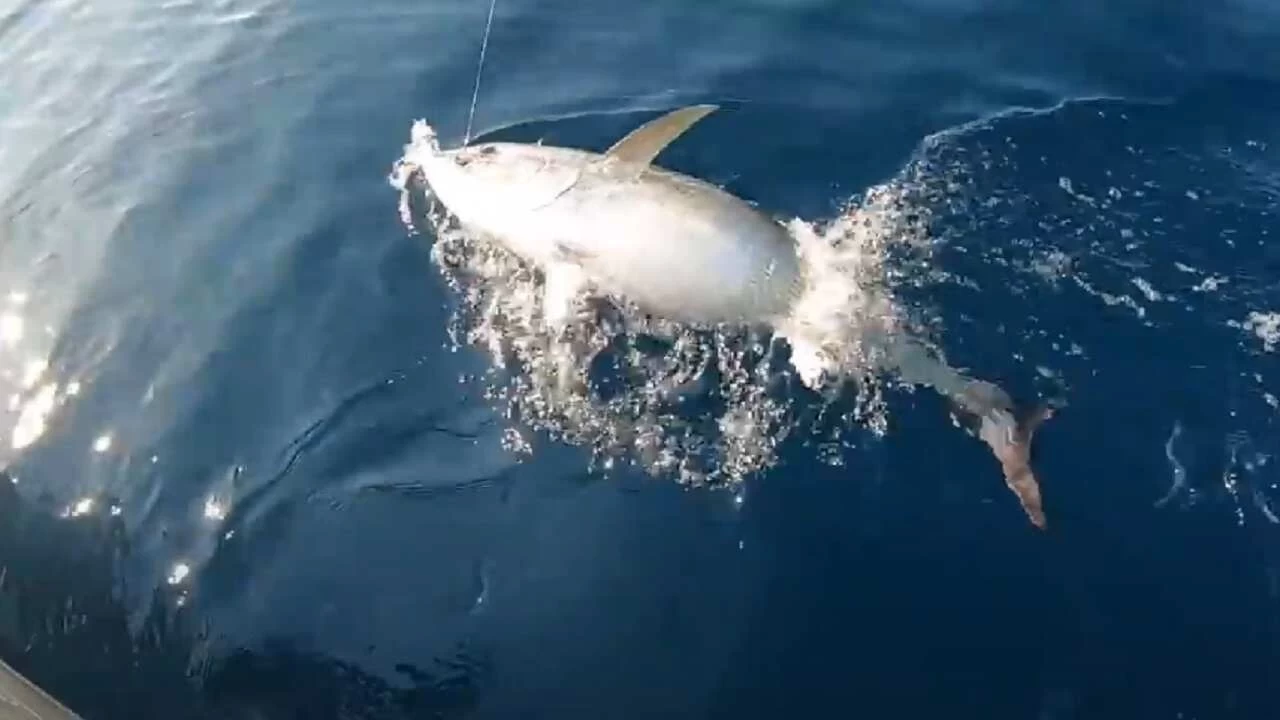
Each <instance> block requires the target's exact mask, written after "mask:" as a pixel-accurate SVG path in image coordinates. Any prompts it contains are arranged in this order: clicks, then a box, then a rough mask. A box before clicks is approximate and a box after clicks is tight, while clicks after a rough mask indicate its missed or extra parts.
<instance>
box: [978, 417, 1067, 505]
mask: <svg viewBox="0 0 1280 720" xmlns="http://www.w3.org/2000/svg"><path fill="white" fill-rule="evenodd" d="M1055 410H1056V407H1055V406H1054V405H1053V404H1050V403H1041V404H1040V405H1038V406H1037V407H1036V409H1035V410H1033V411H1032V412H1031V413H1030V414H1028V415H1026V416H1025V417H1023V418H1021V419H1017V418H1015V416H1014V414H1013V413H1012V412H1010V411H1009V410H1007V409H1005V408H999V407H992V408H988V409H986V411H985V412H983V413H982V414H981V415H979V419H980V421H981V427H980V428H979V430H978V436H979V437H980V438H982V440H983V442H985V443H987V445H988V446H990V448H991V452H992V453H994V454H995V456H996V460H998V461H1000V469H1001V470H1002V471H1003V472H1004V481H1005V484H1006V485H1008V486H1009V489H1010V490H1012V491H1013V494H1014V495H1015V496H1017V498H1018V502H1019V503H1021V504H1022V510H1023V512H1025V513H1026V514H1027V519H1029V520H1030V521H1031V524H1032V525H1035V526H1036V527H1038V528H1040V529H1041V530H1043V529H1045V528H1046V527H1047V525H1048V523H1047V521H1046V520H1045V515H1044V503H1043V500H1042V498H1041V495H1040V483H1039V481H1038V480H1036V475H1035V471H1034V470H1033V469H1032V467H1031V441H1032V440H1033V439H1034V437H1035V433H1036V430H1037V429H1038V428H1039V427H1040V425H1041V424H1043V423H1044V421H1045V420H1048V419H1049V418H1050V417H1052V416H1053V413H1054V411H1055Z"/></svg>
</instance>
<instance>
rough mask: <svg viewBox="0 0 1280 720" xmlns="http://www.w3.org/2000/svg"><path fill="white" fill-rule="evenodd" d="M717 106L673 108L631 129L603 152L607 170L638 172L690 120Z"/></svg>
mask: <svg viewBox="0 0 1280 720" xmlns="http://www.w3.org/2000/svg"><path fill="white" fill-rule="evenodd" d="M718 107H719V106H717V105H690V106H689V107H684V108H680V109H679V110H673V111H671V112H669V113H667V114H666V115H663V116H661V117H658V118H655V119H653V120H650V121H649V122H647V123H645V124H644V125H641V126H640V127H638V128H636V129H635V130H632V131H631V132H630V133H629V134H628V135H627V136H626V137H624V138H622V139H621V140H619V141H618V142H616V143H614V145H613V147H611V148H609V150H608V152H606V153H605V158H606V160H607V161H608V162H609V164H610V167H611V173H634V174H639V173H640V172H642V171H643V170H644V169H645V168H646V167H648V166H649V164H650V163H652V162H653V159H654V158H656V157H657V156H658V153H660V152H662V151H663V149H665V148H666V147H667V146H668V145H670V144H671V143H672V142H673V141H674V140H675V139H676V138H678V137H680V136H681V135H683V134H684V132H685V131H686V130H688V129H689V128H691V127H693V125H694V123H696V122H698V121H699V120H701V119H702V118H704V117H706V116H707V115H709V114H710V113H711V112H712V111H714V110H716V109H717V108H718Z"/></svg>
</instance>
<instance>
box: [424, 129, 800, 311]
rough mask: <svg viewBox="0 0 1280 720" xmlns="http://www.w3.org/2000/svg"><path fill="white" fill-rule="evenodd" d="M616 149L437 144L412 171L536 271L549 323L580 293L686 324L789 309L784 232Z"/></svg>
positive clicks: (791, 270) (716, 192)
mask: <svg viewBox="0 0 1280 720" xmlns="http://www.w3.org/2000/svg"><path fill="white" fill-rule="evenodd" d="M677 112H679V111H677ZM661 120H663V118H660V119H659V120H658V121H655V122H660V121H661ZM642 129H643V128H642ZM419 132H420V133H421V132H430V129H429V128H425V129H420V130H419ZM677 134H678V133H677ZM633 135H634V133H633ZM641 139H642V140H644V139H645V138H643V137H642V138H641ZM670 139H671V138H670V136H669V135H664V136H663V137H662V138H660V140H663V141H664V142H661V144H662V145H665V144H666V142H669V141H670ZM624 143H625V140H624ZM619 147H621V149H622V151H619V149H618V148H619ZM627 149H628V146H626V145H625V144H623V145H620V146H615V148H614V149H613V150H611V151H610V152H609V153H604V154H601V153H595V152H590V151H586V150H579V149H574V148H563V147H550V146H543V145H529V144H522V143H503V142H495V143H483V144H477V145H471V146H467V147H462V148H457V149H453V150H440V149H438V147H437V148H436V149H434V151H433V152H430V153H429V154H425V155H419V156H418V157H416V158H415V162H416V164H417V166H418V168H419V169H420V171H421V173H422V177H423V179H424V180H425V181H426V183H427V185H428V186H429V187H430V189H431V192H432V194H433V195H434V196H435V197H436V198H437V199H438V200H439V201H440V203H441V204H442V205H444V207H445V208H446V209H447V210H448V211H449V213H450V214H452V215H453V216H454V217H456V218H457V220H458V221H459V223H460V224H461V226H462V227H463V228H464V229H466V230H468V231H469V232H471V233H473V234H475V235H478V236H482V237H485V238H489V239H491V240H493V241H496V242H498V243H500V244H501V245H502V246H503V247H505V248H507V249H508V250H510V251H512V252H514V253H515V254H517V255H519V256H520V257H522V258H524V259H525V260H526V261H528V262H530V263H532V264H534V265H535V266H537V267H538V268H539V269H541V270H542V271H543V272H544V274H545V275H546V279H547V288H548V291H547V297H546V302H545V303H544V305H545V308H544V312H545V313H546V314H547V316H548V317H549V318H552V319H557V318H562V317H563V316H564V314H565V310H564V308H563V307H562V306H563V305H564V304H565V303H567V302H569V301H571V300H572V297H573V296H575V295H577V294H578V292H580V291H582V290H586V289H590V290H592V291H594V292H597V293H600V294H603V295H609V296H613V297H616V298H620V299H624V300H626V301H629V302H631V303H634V304H635V305H636V306H638V307H639V308H640V309H641V310H643V311H645V312H648V313H650V314H653V315H657V316H661V317H664V318H668V319H671V320H676V321H682V322H690V323H700V324H715V323H745V324H769V323H771V322H772V321H773V320H775V319H777V318H780V317H782V316H784V315H785V314H786V313H787V312H789V311H790V309H791V307H792V305H793V303H794V302H795V300H796V298H797V297H798V296H799V293H800V291H801V289H802V285H803V279H802V276H801V272H800V259H799V253H798V250H797V247H796V243H795V240H794V239H793V238H792V237H791V236H790V235H789V234H788V233H787V231H786V229H785V228H784V227H783V226H782V225H781V224H780V223H778V222H777V221H775V220H773V219H772V218H770V217H769V216H767V215H765V214H764V213H762V212H760V211H759V210H757V209H756V208H754V207H752V206H751V205H750V204H748V203H747V202H745V201H743V200H741V199H739V198H737V197H735V196H734V195H732V194H730V193H728V192H726V191H724V190H723V189H721V188H719V187H717V186H715V185H712V184H711V183H708V182H705V181H703V180H700V179H698V178H694V177H691V176H689V175H685V174H682V173H678V172H673V171H670V170H666V169H663V168H660V167H657V166H655V165H652V164H650V163H648V162H646V161H636V160H633V159H630V158H629V157H628V156H627V155H626V154H625V152H624V151H626V150H627ZM659 149H660V148H659Z"/></svg>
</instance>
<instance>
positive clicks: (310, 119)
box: [0, 0, 1280, 720]
mask: <svg viewBox="0 0 1280 720" xmlns="http://www.w3.org/2000/svg"><path fill="white" fill-rule="evenodd" d="M488 11H489V5H488V3H486V2H483V1H482V0H465V1H463V0H422V1H420V2H413V3H409V2H395V1H392V0H368V1H367V2H363V3H352V2H344V0H316V1H315V2H310V3H297V2H283V1H270V0H245V1H235V0H220V1H218V2H208V3H197V2H180V1H175V2H163V3H156V2H138V1H137V0H107V1H105V2H92V3H91V2H85V1H84V0H39V1H37V0H0V469H2V470H3V478H4V482H0V658H3V659H4V660H5V661H6V662H8V663H10V664H11V665H13V666H14V667H15V668H17V669H19V670H20V671H22V672H23V673H24V674H26V675H28V676H29V677H30V678H32V679H33V680H34V681H36V682H37V683H39V684H41V685H42V686H44V687H46V688H47V689H49V690H50V691H51V692H52V693H53V694H55V695H57V696H58V697H60V698H62V699H63V700H64V702H66V703H67V704H68V705H69V706H70V707H71V708H72V709H74V710H75V711H76V712H78V713H79V714H81V715H82V716H83V717H84V718H86V720H93V719H96V718H143V717H157V718H246V719H247V718H272V719H275V718H507V717H520V718H544V717H545V718H552V717H554V718H564V717H585V718H651V717H663V718H775V717H788V716H792V715H820V716H837V717H864V718H881V717H884V718H889V717H893V718H914V717H956V718H983V719H990V718H1036V719H1041V718H1044V719H1053V720H1065V719H1068V718H1125V719H1126V720H1129V719H1133V718H1169V719H1181V720H1192V719H1201V720H1208V719H1217V718H1247V719H1249V720H1253V719H1257V720H1263V719H1265V718H1275V717H1280V690H1277V686H1276V678H1280V399H1278V398H1280V244H1278V243H1277V238H1276V237H1275V236H1276V235H1277V234H1278V233H1280V224H1278V223H1277V219H1278V218H1280V7H1277V6H1276V5H1274V4H1273V3H1266V2H1259V1H1257V0H1239V1H1236V2H1231V1H1227V2H1209V3H1206V2H1199V3H1189V2H1174V3H1168V2H1165V3H1154V2H1138V1H1136V0H1127V1H1125V2H1097V1H1094V0H1090V1H1088V2H1083V3H1076V4H1073V5H1070V6H1067V5H1062V6H1060V7H1058V6H1053V7H1050V6H1045V5H1044V4H1039V3H1029V2H964V1H959V0H912V1H909V2H857V3H854V2H841V1H837V0H791V1H787V0H733V1H730V0H711V1H706V2H696V3H695V2H686V1H682V0H656V1H654V2H645V3H633V2H620V1H615V0H600V1H598V2H593V3H580V2H578V3H575V2H567V1H565V0H544V1H541V2H535V1H534V0H498V3H497V5H496V12H495V15H494V21H493V26H492V34H491V37H490V38H489V44H488V50H487V56H486V62H485V65H484V70H483V76H482V80H483V81H482V84H481V87H480V92H479V94H478V102H477V106H476V109H475V129H476V135H477V136H478V137H479V138H480V139H482V140H484V139H505V140H516V141H525V142H534V141H538V140H543V141H545V142H547V143H549V144H562V145H569V146H574V147H583V148H588V149H594V150H602V149H603V148H606V147H608V146H609V145H610V144H612V142H613V141H614V140H616V139H617V138H619V137H621V136H622V135H624V134H625V133H626V132H628V131H629V130H630V129H632V128H633V127H635V126H636V125H637V124H639V123H641V122H643V121H645V120H647V119H649V118H651V117H654V116H656V115H657V114H658V113H659V112H661V111H665V110H669V109H672V108H675V107H678V106H680V105H685V104H690V103H700V102H714V103H718V104H719V105H720V106H721V108H720V110H719V111H718V112H716V113H714V114H713V115H711V116H709V117H708V118H707V119H706V120H704V121H703V122H702V123H700V124H699V125H698V126H697V127H696V128H694V129H693V130H691V131H690V132H689V133H688V134H687V135H686V136H685V137H683V138H681V139H680V141H678V142H677V143H675V144H674V145H672V146H671V147H670V148H669V149H668V150H667V151H666V152H664V153H663V155H662V156H661V158H660V162H661V163H662V164H663V165H664V166H666V167H670V168H672V169H676V170H680V171H684V172H688V173H691V174H694V175H697V176H699V177H703V178H705V179H707V180H710V181H712V182H715V183H718V184H721V185H724V186H725V187H726V188H727V189H729V190H730V191H732V192H734V193H735V194H737V195H739V196H741V197H744V198H746V199H749V200H751V201H752V202H754V203H756V204H757V205H758V206H759V207H760V208H761V209H762V210H764V211H766V212H768V213H769V214H770V215H773V216H775V217H777V218H779V219H780V220H781V221H787V222H792V227H793V231H794V232H796V233H799V234H801V235H804V234H806V233H808V234H809V235H807V237H811V238H818V239H820V240H831V241H834V240H839V241H840V243H841V244H840V247H842V248H844V251H843V252H842V254H838V255H833V256H832V257H831V258H829V259H830V262H829V263H828V262H824V263H819V265H820V266H822V267H826V268H828V269H829V270H831V272H832V273H833V274H834V275H835V276H836V277H838V279H839V282H838V283H836V284H835V285H833V287H838V288H839V289H840V290H841V292H843V293H844V294H839V293H836V294H828V295H823V296H822V297H819V298H817V300H818V301H825V302H826V303H827V304H829V305H837V306H841V307H843V306H844V304H849V305H850V307H851V308H853V309H852V310H851V311H850V314H849V316H848V318H849V321H850V322H858V321H860V319H862V318H863V317H864V315H865V313H869V312H871V309H875V311H876V312H879V311H880V310H882V309H883V308H884V307H885V306H886V305H887V306H889V307H891V308H893V311H894V312H896V313H900V314H901V315H902V316H903V317H904V318H909V319H910V323H909V325H910V329H908V330H904V332H911V333H917V334H919V335H920V336H921V337H927V338H928V339H929V341H930V342H931V343H932V344H934V345H935V346H936V347H937V348H938V349H939V350H940V351H941V352H942V353H944V354H945V357H946V361H947V362H948V363H949V364H950V365H951V366H955V367H958V368H964V369H965V370H966V371H967V372H970V373H972V374H973V375H975V376H977V377H981V378H984V379H987V380H990V381H993V382H996V383H998V384H1000V385H1001V386H1002V387H1004V388H1006V389H1007V390H1008V391H1009V392H1010V393H1012V394H1013V395H1014V396H1015V397H1017V398H1018V399H1019V400H1020V401H1022V402H1023V403H1026V404H1030V403H1031V402H1034V401H1035V400H1036V398H1038V397H1054V398H1061V399H1062V400H1064V401H1065V403H1066V404H1065V407H1063V408H1062V409H1061V411H1060V412H1059V413H1058V414H1057V415H1056V416H1055V417H1054V418H1053V419H1051V420H1050V421H1049V422H1048V423H1047V424H1046V425H1044V426H1043V428H1042V429H1041V431H1040V433H1039V435H1038V436H1037V439H1036V447H1035V452H1036V456H1035V466H1036V468H1037V471H1038V474H1039V477H1040V480H1041V484H1042V487H1043V490H1044V495H1045V506H1046V512H1047V513H1048V516H1049V519H1050V524H1049V528H1048V529H1047V530H1046V531H1043V532H1042V531H1040V530H1037V529H1036V528H1034V527H1032V526H1031V525H1030V524H1029V523H1028V522H1027V520H1026V517H1025V516H1024V515H1023V513H1022V511H1021V510H1020V509H1019V507H1018V505H1017V502H1016V500H1015V499H1014V498H1013V496H1012V495H1010V494H1009V492H1008V491H1007V490H1006V489H1005V487H1004V483H1003V480H1002V478H1001V476H1000V472H999V467H998V466H997V465H996V463H995V462H994V461H993V460H992V457H991V454H990V452H989V451H988V450H987V449H986V448H985V447H984V446H983V445H982V444H981V443H979V442H976V441H975V440H974V439H972V438H971V437H969V436H968V435H966V433H965V432H963V431H962V430H961V429H959V428H957V427H956V426H955V423H953V421H952V419H951V418H950V416H949V408H948V406H947V404H946V403H945V402H944V401H943V400H942V399H941V398H940V397H938V396H937V395H936V394H935V393H932V392H931V391H929V390H927V389H919V388H917V389H914V390H913V388H911V387H904V386H902V385H900V384H897V383H895V382H893V379H892V378H886V377H878V376H875V373H871V372H868V373H867V374H866V376H864V377H858V378H856V382H854V383H852V384H851V386H850V387H848V388H846V391H845V392H842V393H837V394H835V395H829V396H819V395H817V394H815V393H813V392H810V391H808V390H806V389H804V388H802V387H800V386H798V385H797V384H796V383H794V382H789V381H787V380H786V378H785V373H781V372H780V365H779V362H780V361H778V360H777V359H776V358H773V357H771V356H770V351H769V347H771V346H769V345H768V343H767V338H760V337H752V336H748V335H746V334H742V333H739V334H735V333H732V332H728V331H724V332H719V331H718V332H702V331H694V330H689V329H685V328H675V329H671V328H667V332H666V334H665V335H664V334H663V333H662V332H657V333H655V335H654V336H653V337H649V336H647V335H645V334H643V333H641V334H636V333H630V334H627V333H624V334H622V335H617V336H610V333H611V332H612V330H611V328H612V327H613V325H611V324H610V322H612V321H610V320H609V319H608V318H607V317H606V319H605V320H604V321H601V322H600V323H599V324H596V325H592V326H591V328H589V329H588V330H585V331H584V332H588V333H589V334H590V333H594V335H591V337H592V338H593V341H599V342H600V343H601V346H604V347H607V348H608V351H609V352H607V353H604V355H608V356H610V357H613V358H615V359H617V358H621V360H619V361H618V362H617V363H615V364H614V365H612V366H610V367H608V368H604V369H602V368H600V367H597V366H596V365H595V364H593V363H595V362H596V361H595V360H594V359H593V357H594V356H593V357H587V356H582V355H575V354H573V353H564V352H559V351H557V349H556V348H555V347H553V346H551V345H549V344H547V342H546V340H545V338H540V337H538V336H536V334H534V333H532V332H531V331H530V329H529V327H527V326H526V325H525V324H522V323H523V319H525V318H524V316H523V315H522V313H523V312H524V310H526V309H527V307H528V302H529V298H530V297H531V296H532V295H533V294H534V293H532V292H531V288H533V287H535V286H536V278H531V277H529V276H528V275H527V273H523V274H522V272H521V270H520V269H519V268H518V267H516V266H515V264H513V263H511V262H510V261H509V259H507V258H504V257H501V256H500V254H494V253H490V252H488V251H485V250H482V249H478V248H477V247H475V246H473V245H470V244H467V243H466V241H465V238H458V237H456V236H454V235H452V234H450V233H449V232H446V231H444V230H441V229H440V228H439V227H438V226H437V225H435V224H433V223H432V222H431V221H430V219H429V218H428V217H427V213H426V208H424V207H423V205H424V204H423V203H419V202H406V203H405V204H406V205H407V206H408V212H407V215H404V216H403V217H402V208H401V204H402V201H405V200H406V198H402V196H401V193H400V192H399V191H398V190H397V189H396V188H394V187H392V186H391V183H389V182H388V176H389V174H391V173H392V171H393V166H394V165H395V163H396V162H397V161H398V160H399V159H400V158H401V157H402V156H403V155H404V154H405V152H406V145H407V144H408V143H409V142H410V128H411V126H412V124H413V122H414V121H415V120H417V119H426V120H427V121H428V122H430V123H432V124H433V125H434V126H435V128H436V129H437V130H439V132H440V133H441V139H442V141H443V142H445V144H447V145H456V144H458V143H460V142H461V141H462V138H463V135H464V132H465V130H466V127H467V122H468V113H469V108H470V105H471V99H472V90H473V81H474V79H475V73H476V67H477V58H478V53H479V50H480V45H481V36H482V32H483V29H484V25H485V20H486V16H487V14H488ZM409 199H410V200H411V199H412V198H409ZM406 222H407V224H406ZM871 297H874V298H876V299H877V300H878V301H883V302H880V303H879V304H872V303H866V302H865V301H866V300H867V298H871ZM646 343H649V344H646ZM654 348H657V349H656V350H655V349H654ZM762 348H763V349H762ZM655 358H656V359H655ZM574 373H581V374H583V375H584V376H589V377H591V378H592V382H593V383H594V385H592V387H591V388H590V391H589V392H588V391H578V390H575V391H573V392H569V393H567V394H566V393H565V392H564V387H563V385H561V384H559V380H560V379H562V378H564V377H567V376H570V375H573V374H574ZM662 383H668V384H667V385H662ZM659 385H661V386H662V388H668V389H669V388H679V390H680V392H681V393H683V394H684V395H685V396H686V401H683V402H684V404H683V405H682V406H681V407H682V408H683V410H681V412H680V413H676V414H669V413H667V414H664V413H666V411H665V410H662V411H661V412H660V410H661V408H660V405H661V404H662V402H663V401H664V400H663V398H665V397H666V395H661V393H657V392H656V391H655V390H654V388H657V387H659ZM664 392H665V390H664Z"/></svg>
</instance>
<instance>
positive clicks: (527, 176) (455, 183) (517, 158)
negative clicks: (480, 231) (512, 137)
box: [406, 122, 584, 224]
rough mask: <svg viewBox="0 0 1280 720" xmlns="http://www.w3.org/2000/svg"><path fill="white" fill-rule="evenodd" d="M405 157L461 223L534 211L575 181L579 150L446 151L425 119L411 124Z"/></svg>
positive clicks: (503, 147)
mask: <svg viewBox="0 0 1280 720" xmlns="http://www.w3.org/2000/svg"><path fill="white" fill-rule="evenodd" d="M411 148H412V150H411V152H410V153H408V154H407V155H406V160H407V161H408V162H409V163H410V164H412V166H413V167H414V169H415V170H416V171H418V173H420V177H421V179H422V180H423V181H424V182H425V183H426V185H427V187H428V188H429V189H430V191H431V194H432V195H434V196H435V197H436V199H438V200H439V201H440V202H441V204H443V205H444V206H445V208H447V209H448V210H449V211H450V212H451V213H452V214H454V215H455V216H457V217H458V218H459V219H460V220H462V221H463V223H464V224H468V223H471V224H475V223H478V222H480V221H482V219H483V218H484V217H486V216H488V217H492V216H494V215H495V214H511V213H519V212H521V211H529V210H536V209H538V208H541V207H543V206H545V205H547V204H549V203H551V202H553V201H554V200H555V199H556V198H558V197H560V196H561V195H563V194H564V192H565V191H566V190H567V189H568V188H570V187H572V186H573V184H574V183H576V182H577V180H578V178H579V176H580V173H581V168H582V166H583V164H584V159H583V158H580V157H578V155H579V154H580V153H575V152H573V151H565V150H562V149H559V148H548V147H543V146H540V145H528V144H523V143H509V142H490V143H477V144H475V145H466V146H463V147H460V148H455V149H450V150H445V149H443V148H441V147H440V143H439V140H438V138H437V136H436V134H435V131H434V130H433V129H432V128H431V127H430V126H429V125H427V124H426V123H422V122H419V123H417V124H415V126H414V134H413V144H412V145H411Z"/></svg>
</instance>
